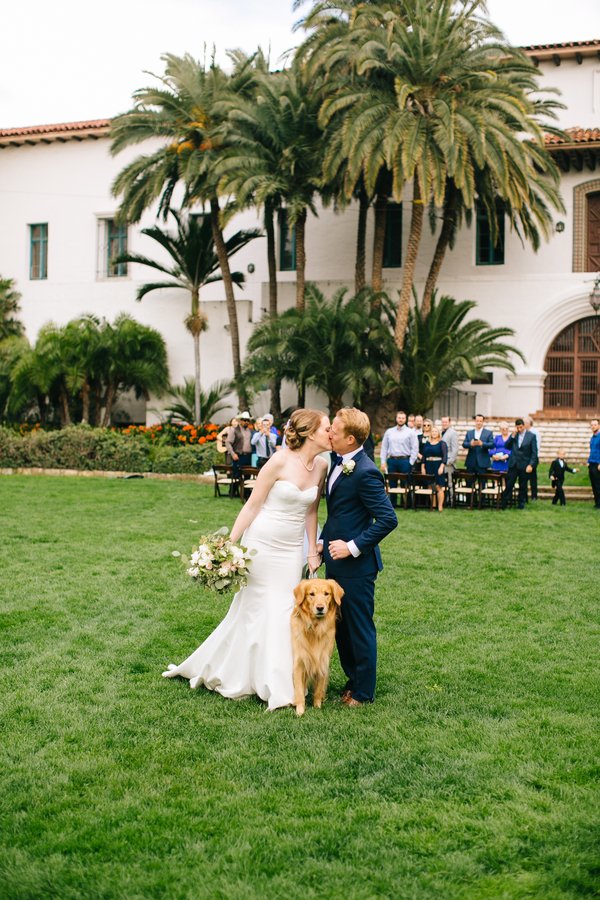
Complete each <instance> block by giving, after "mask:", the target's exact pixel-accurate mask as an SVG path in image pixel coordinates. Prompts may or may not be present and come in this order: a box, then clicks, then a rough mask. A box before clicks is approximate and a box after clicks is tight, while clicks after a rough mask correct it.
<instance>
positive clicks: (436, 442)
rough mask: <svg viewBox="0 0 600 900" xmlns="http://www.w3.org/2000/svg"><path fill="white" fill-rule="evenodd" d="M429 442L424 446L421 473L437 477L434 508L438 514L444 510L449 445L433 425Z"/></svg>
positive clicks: (438, 429)
mask: <svg viewBox="0 0 600 900" xmlns="http://www.w3.org/2000/svg"><path fill="white" fill-rule="evenodd" d="M429 438H430V439H429V440H428V441H425V443H424V444H423V450H422V457H423V462H422V464H421V472H422V473H423V475H435V495H434V498H433V507H434V509H435V508H436V507H437V510H438V512H441V511H442V510H443V508H444V493H445V490H446V460H447V459H448V445H447V444H446V443H445V441H443V440H442V431H441V429H440V428H439V427H438V426H437V425H432V427H431V429H430V435H429Z"/></svg>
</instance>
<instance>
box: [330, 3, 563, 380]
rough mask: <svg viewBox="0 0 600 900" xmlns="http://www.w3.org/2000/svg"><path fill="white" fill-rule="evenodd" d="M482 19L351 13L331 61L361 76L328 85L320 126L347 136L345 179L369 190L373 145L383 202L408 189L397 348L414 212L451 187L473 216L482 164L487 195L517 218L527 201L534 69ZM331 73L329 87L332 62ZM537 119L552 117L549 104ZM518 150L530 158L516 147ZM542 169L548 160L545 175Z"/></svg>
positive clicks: (415, 237) (403, 9)
mask: <svg viewBox="0 0 600 900" xmlns="http://www.w3.org/2000/svg"><path fill="white" fill-rule="evenodd" d="M338 5H341V4H335V6H338ZM347 5H348V6H349V5H350V4H347ZM484 10H485V6H484V2H483V0H460V2H459V3H456V2H454V0H435V2H431V0H403V2H401V3H396V4H385V3H384V4H380V5H377V4H372V3H367V4H362V5H360V6H358V7H357V8H356V9H355V10H353V12H352V15H351V17H350V20H349V24H350V27H349V29H348V35H347V38H346V58H345V59H344V56H343V53H341V52H339V53H338V55H337V59H338V60H339V62H338V63H337V65H338V66H339V67H340V69H341V71H342V72H345V70H346V68H347V65H348V59H350V60H351V61H352V65H353V67H354V70H355V71H356V73H357V75H358V76H359V77H358V78H356V79H354V80H353V79H350V80H348V79H345V81H343V80H342V79H339V78H338V79H337V87H336V90H335V91H334V92H332V94H331V96H329V97H328V98H327V99H326V100H325V102H324V104H323V107H322V111H321V122H322V124H323V125H326V126H327V125H329V124H330V123H333V122H334V121H335V120H336V119H337V118H340V119H341V121H342V127H344V128H345V129H346V133H347V155H348V160H349V173H350V176H351V178H350V181H352V179H353V178H356V177H358V174H359V173H360V172H362V173H363V174H364V177H365V186H366V189H367V191H372V190H374V189H375V185H376V179H377V177H378V174H379V172H378V171H376V170H374V168H373V167H372V166H371V165H370V164H369V159H370V157H371V156H372V155H373V154H376V155H378V154H380V152H381V150H380V148H381V147H383V153H384V156H385V162H386V165H387V167H388V169H389V171H390V172H391V173H392V196H393V198H394V199H395V200H397V201H400V200H401V199H402V197H403V193H404V188H405V186H406V185H407V184H409V183H410V184H412V214H411V224H410V232H409V237H408V246H407V252H406V257H405V260H404V266H403V280H402V287H401V291H400V296H399V302H398V314H397V317H396V331H395V338H396V344H397V346H398V349H399V350H402V347H403V345H404V340H405V334H406V328H407V323H408V312H409V308H410V300H411V296H412V289H413V281H414V273H415V267H416V261H417V254H418V250H419V244H420V238H421V233H422V228H423V212H424V206H425V205H426V204H429V202H430V201H431V200H433V201H434V203H435V205H436V206H437V207H439V208H441V207H442V206H443V204H444V200H445V194H446V189H447V184H448V180H449V179H452V181H453V184H454V186H455V187H456V190H457V191H458V192H459V194H460V195H461V200H462V202H463V203H464V206H465V208H467V209H472V208H473V206H474V203H475V192H476V177H475V176H476V171H477V170H482V169H484V167H485V169H486V170H487V171H488V173H489V178H490V179H491V181H492V183H493V185H494V189H495V193H496V195H497V196H498V197H499V198H500V199H507V200H509V201H510V205H511V208H512V210H513V211H514V212H515V214H517V213H518V212H519V211H520V210H522V209H524V208H525V207H526V205H527V203H528V202H531V201H532V200H535V199H536V198H535V192H534V193H532V192H531V191H530V189H529V187H528V179H529V176H530V175H532V174H533V172H534V167H535V162H534V159H535V157H536V156H537V155H539V154H543V153H545V150H544V148H543V132H542V128H541V125H540V122H539V121H538V118H537V116H538V113H539V111H540V107H539V106H538V105H537V104H536V103H535V102H534V100H533V99H532V94H533V92H534V91H535V90H537V89H539V88H538V84H537V74H536V70H535V67H534V66H533V65H532V64H531V63H530V61H529V60H527V59H526V58H525V57H524V55H523V54H521V53H520V52H519V51H517V50H514V49H513V48H510V47H509V46H508V44H507V43H506V41H505V39H504V38H503V36H502V35H501V33H500V32H499V31H498V30H497V29H496V28H495V27H494V26H493V25H492V24H491V23H490V22H489V21H488V20H487V19H485V18H484V17H483V16H482V15H481V14H480V13H481V12H483V11H484ZM330 71H331V74H332V77H333V78H334V79H335V78H336V64H332V65H330ZM545 112H546V114H549V113H551V112H552V104H551V103H549V102H548V103H547V104H546V105H545ZM526 141H527V142H528V143H529V145H531V146H533V147H535V153H531V152H530V150H529V147H528V148H525V146H524V144H525V142H526ZM357 147H358V148H360V152H358V153H357V152H356V148H357ZM507 159H510V160H511V162H510V164H508V163H507ZM551 167H552V163H550V162H549V163H548V164H547V166H546V169H547V170H549V169H550V168H551ZM525 215H528V213H526V214H525ZM398 374H399V373H398Z"/></svg>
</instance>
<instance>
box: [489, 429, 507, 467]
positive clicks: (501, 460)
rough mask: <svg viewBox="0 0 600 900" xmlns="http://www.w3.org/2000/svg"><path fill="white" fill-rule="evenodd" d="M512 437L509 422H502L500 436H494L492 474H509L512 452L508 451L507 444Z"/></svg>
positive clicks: (491, 452) (491, 456)
mask: <svg viewBox="0 0 600 900" xmlns="http://www.w3.org/2000/svg"><path fill="white" fill-rule="evenodd" d="M509 437H510V428H509V427H508V422H500V434H496V435H495V436H494V447H493V449H492V450H490V459H491V461H492V467H491V468H492V472H500V474H503V475H505V474H506V473H507V472H508V459H509V457H510V450H507V449H506V442H507V440H508V439H509Z"/></svg>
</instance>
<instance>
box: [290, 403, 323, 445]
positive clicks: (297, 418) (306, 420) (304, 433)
mask: <svg viewBox="0 0 600 900" xmlns="http://www.w3.org/2000/svg"><path fill="white" fill-rule="evenodd" d="M323 416H324V413H322V412H319V411H318V410H317V409H297V410H296V412H293V413H292V415H291V416H290V420H289V422H288V423H287V425H286V426H285V444H286V447H289V449H290V450H299V449H300V447H302V446H303V445H304V442H305V441H306V439H307V438H309V437H310V436H311V435H313V434H314V433H315V431H317V430H318V429H319V427H320V425H321V421H322V419H323Z"/></svg>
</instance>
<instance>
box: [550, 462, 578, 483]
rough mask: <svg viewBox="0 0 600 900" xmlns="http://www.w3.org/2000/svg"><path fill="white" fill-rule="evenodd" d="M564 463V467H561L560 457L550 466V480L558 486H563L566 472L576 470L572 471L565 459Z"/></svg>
mask: <svg viewBox="0 0 600 900" xmlns="http://www.w3.org/2000/svg"><path fill="white" fill-rule="evenodd" d="M563 463H564V466H561V464H560V463H559V461H558V457H557V458H556V459H553V460H552V462H551V464H550V471H549V472H548V476H549V478H551V479H552V480H553V481H556V482H557V483H558V484H562V483H563V482H564V480H565V472H574V471H575V470H574V469H572V468H571V467H570V466H569V464H568V462H567V461H566V459H563Z"/></svg>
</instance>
